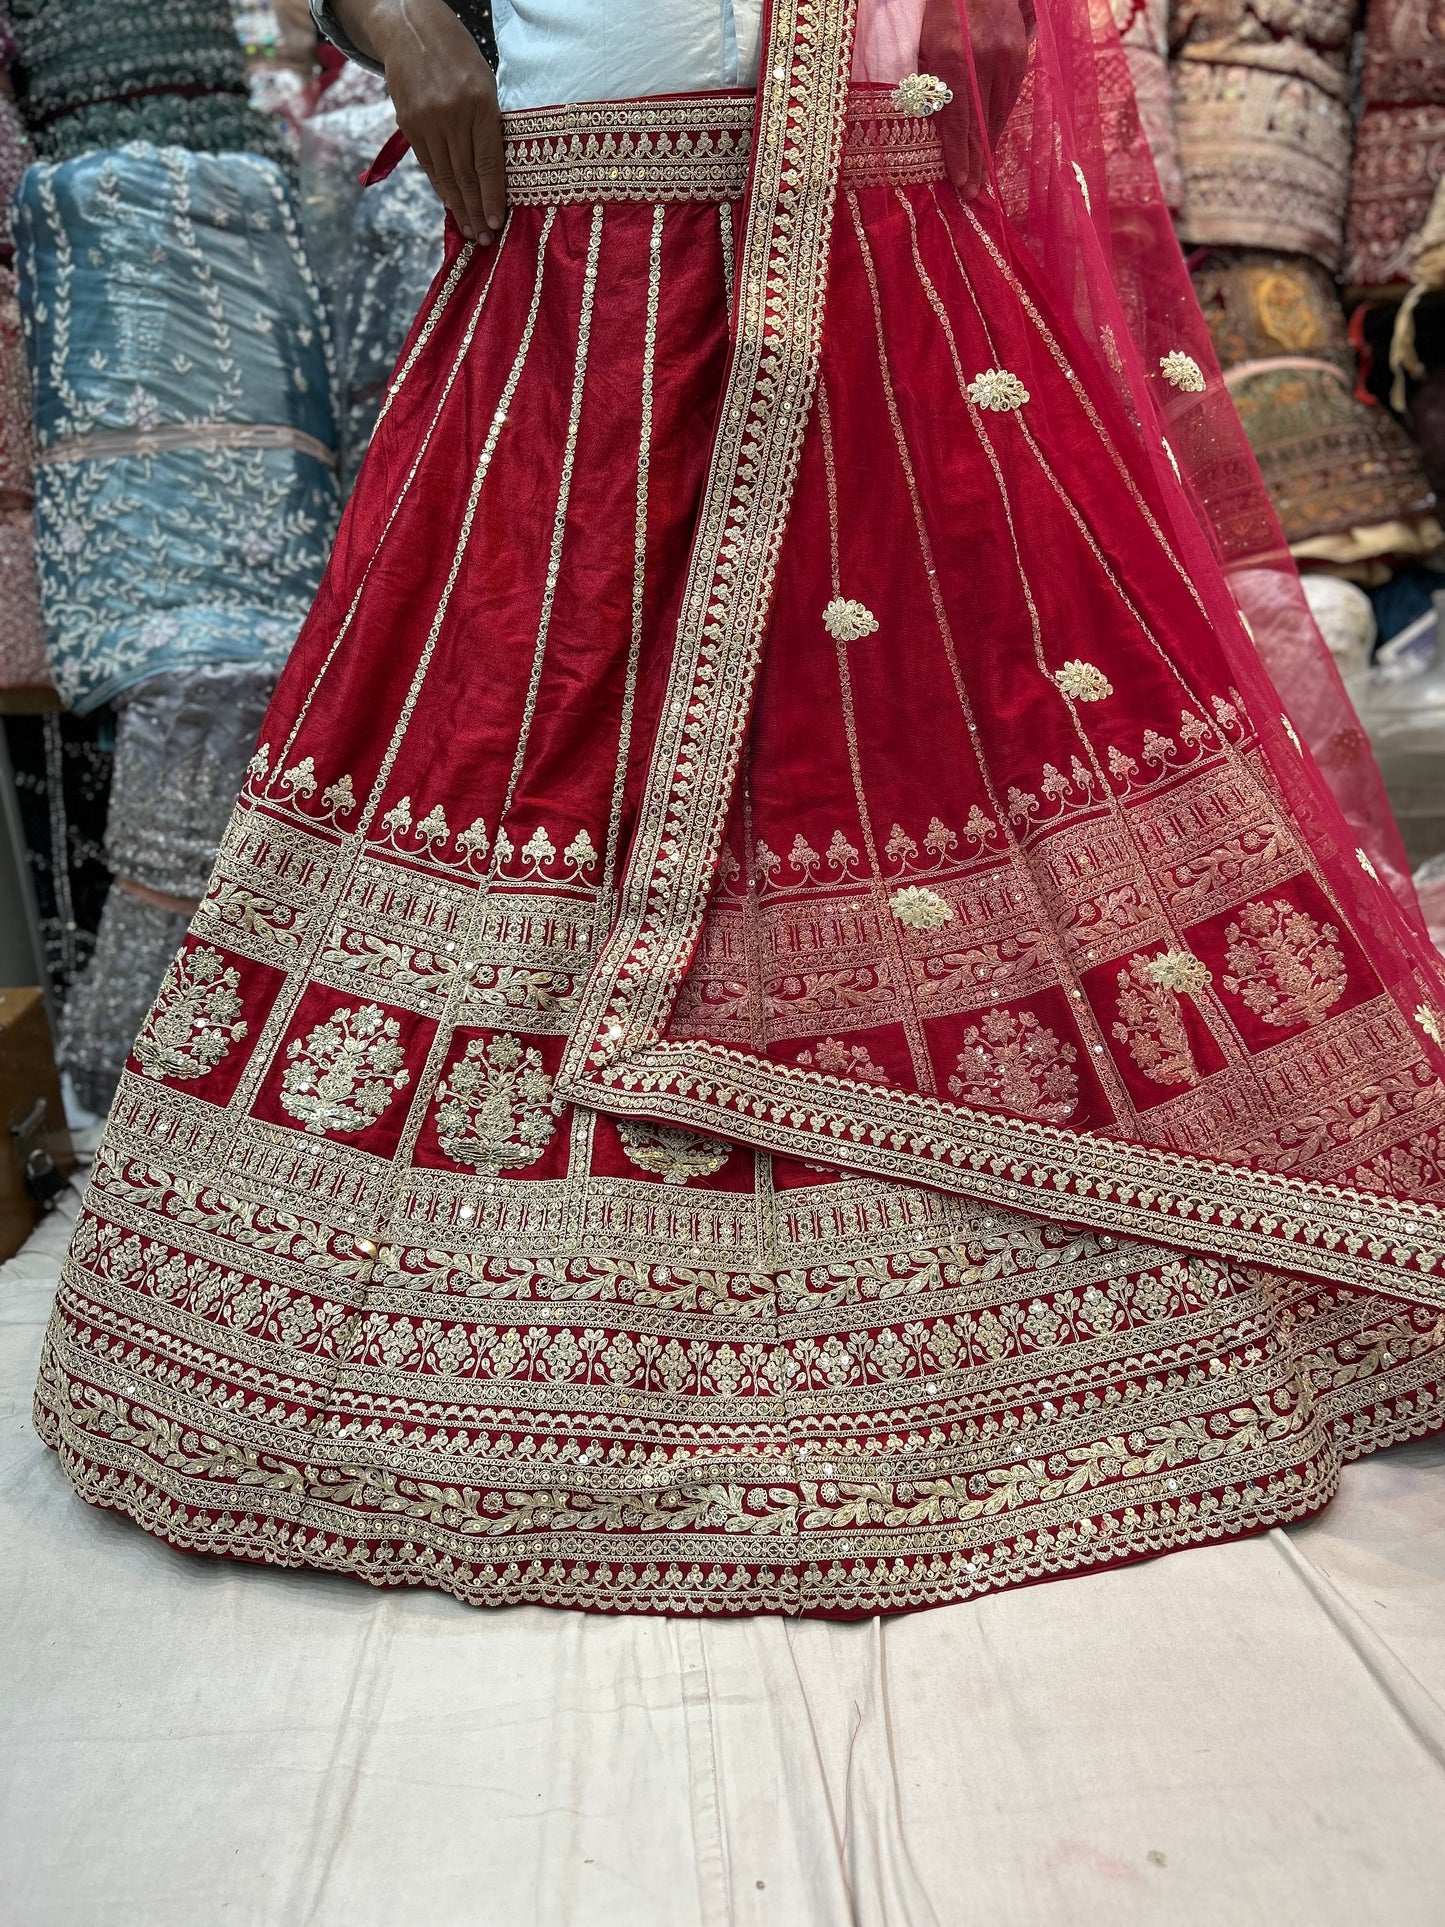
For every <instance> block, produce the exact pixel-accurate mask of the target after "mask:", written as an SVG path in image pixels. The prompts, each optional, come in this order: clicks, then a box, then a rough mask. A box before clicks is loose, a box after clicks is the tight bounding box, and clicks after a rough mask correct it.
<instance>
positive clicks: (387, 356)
mask: <svg viewBox="0 0 1445 1927" xmlns="http://www.w3.org/2000/svg"><path fill="white" fill-rule="evenodd" d="M353 71H354V70H353ZM329 98H330V96H329V95H328V96H327V100H328V101H329ZM395 131H396V116H395V115H394V114H393V112H392V110H391V103H390V102H389V101H387V100H384V99H383V100H379V101H370V102H368V101H359V102H356V103H354V104H350V105H346V106H342V107H337V108H335V109H330V110H328V109H327V108H326V107H323V111H321V112H320V113H317V114H313V115H312V117H311V118H310V120H308V121H307V122H306V124H305V126H304V127H303V129H302V132H301V212H302V218H303V220H304V222H305V227H306V239H307V248H308V253H309V255H310V259H311V262H312V266H313V267H314V269H315V271H316V276H317V279H318V281H319V282H320V284H321V288H322V292H323V295H324V297H325V299H326V301H327V306H328V312H329V314H330V316H331V332H332V337H333V339H334V341H335V343H336V362H337V369H338V376H339V379H338V387H339V390H340V401H339V409H338V424H337V425H338V430H339V434H340V443H341V487H342V493H343V495H348V494H350V492H351V487H352V484H353V483H354V482H355V480H356V472H357V470H358V469H359V468H360V466H361V458H362V456H363V455H364V454H365V453H366V449H367V444H368V443H369V442H370V440H371V432H372V429H373V428H374V427H375V425H376V418H377V414H378V412H379V410H380V408H381V403H382V397H383V396H384V395H385V393H386V388H387V384H388V383H389V382H390V380H391V376H392V372H393V370H394V369H395V367H396V363H397V360H398V357H399V356H400V354H401V351H402V348H403V346H404V345H405V342H406V338H407V336H408V334H409V333H410V332H411V325H412V322H413V321H414V320H415V318H416V312H417V309H418V308H419V307H420V306H421V304H422V299H423V297H424V296H425V294H426V291H427V289H428V288H429V287H430V286H431V283H432V281H433V279H434V278H435V276H436V271H437V269H438V267H439V266H440V265H441V259H442V229H443V223H444V219H445V212H446V211H445V209H444V208H443V206H442V204H441V202H440V201H439V200H438V199H437V196H436V193H435V191H434V189H433V188H432V185H431V182H430V181H429V180H428V179H427V177H426V175H425V174H423V172H422V171H421V168H420V166H419V165H418V163H417V160H416V156H415V155H414V154H407V155H405V156H404V157H403V159H402V161H401V163H400V165H399V166H398V167H397V168H396V170H395V172H394V173H392V174H390V175H389V176H388V177H387V179H386V180H384V181H380V182H378V183H377V184H376V186H374V187H372V188H369V189H367V190H366V192H365V193H363V192H362V189H361V186H360V182H359V180H358V176H359V175H360V174H361V173H362V171H363V170H364V169H365V167H366V166H367V164H368V162H369V161H370V160H371V159H372V157H373V156H374V155H376V154H377V153H379V152H380V150H381V149H382V147H384V146H385V144H386V142H387V140H388V139H389V138H390V136H391V135H392V134H394V133H395Z"/></svg>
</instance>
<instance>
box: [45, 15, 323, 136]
mask: <svg viewBox="0 0 1445 1927" xmlns="http://www.w3.org/2000/svg"><path fill="white" fill-rule="evenodd" d="M10 14H11V17H12V20H13V23H14V29H15V38H16V40H17V41H18V43H19V50H20V57H19V63H18V73H19V77H20V82H21V86H20V109H21V113H22V115H23V117H24V120H25V124H26V127H27V128H28V130H29V133H30V138H31V140H32V141H33V142H34V145H35V151H36V153H37V154H38V155H39V156H40V157H41V158H42V159H45V160H68V159H70V158H72V157H73V156H75V155H79V154H84V153H88V152H90V151H92V150H93V149H96V148H113V147H119V146H121V145H122V144H123V143H124V142H127V141H137V140H139V141H154V142H156V143H157V144H159V145H163V146H165V145H171V144H174V145H176V146H179V147H185V148H189V149H192V150H195V151H197V152H204V153H234V152H245V153H253V154H264V155H269V156H270V157H271V158H272V159H275V160H280V161H284V160H286V159H288V158H289V151H288V146H287V142H286V140H285V138H284V137H283V136H282V135H281V133H280V132H279V131H278V130H277V128H276V127H275V126H274V125H273V124H272V123H271V122H270V121H269V120H268V119H266V118H265V117H263V116H262V115H260V114H258V113H256V112H254V111H253V109H252V107H251V105H250V101H249V83H248V80H247V76H246V61H245V56H244V54H243V53H242V51H241V44H240V42H239V40H238V39H237V38H236V29H235V21H234V19H233V17H232V10H231V4H230V0H126V4H125V5H124V6H116V5H115V4H114V0H10Z"/></svg>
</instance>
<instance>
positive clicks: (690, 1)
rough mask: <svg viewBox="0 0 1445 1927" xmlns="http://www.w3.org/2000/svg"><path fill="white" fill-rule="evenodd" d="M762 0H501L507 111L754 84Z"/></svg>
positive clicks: (497, 2)
mask: <svg viewBox="0 0 1445 1927" xmlns="http://www.w3.org/2000/svg"><path fill="white" fill-rule="evenodd" d="M762 13H763V6H762V0H494V6H493V11H492V24H493V26H494V28H495V30H496V35H497V54H498V58H499V62H500V64H499V66H498V68H497V95H498V98H499V99H500V101H501V104H502V106H503V107H504V108H516V107H549V106H554V105H558V104H560V103H561V102H563V101H573V100H629V99H631V98H633V97H634V96H636V95H640V94H694V93H711V92H713V91H715V90H716V89H718V88H720V87H751V86H753V85H754V84H755V83H756V81H757V75H758V41H759V38H760V31H761V27H762Z"/></svg>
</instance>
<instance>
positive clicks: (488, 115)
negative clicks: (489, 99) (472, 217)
mask: <svg viewBox="0 0 1445 1927" xmlns="http://www.w3.org/2000/svg"><path fill="white" fill-rule="evenodd" d="M472 170H473V173H474V175H475V177H476V181H477V186H478V192H479V194H480V197H481V209H482V218H483V220H484V221H485V223H486V226H485V227H484V228H483V229H482V230H481V238H482V240H484V241H485V240H487V239H489V238H490V235H489V233H488V230H490V231H491V233H496V232H498V231H499V230H500V228H501V227H502V225H503V223H504V222H505V221H506V218H507V151H506V146H505V143H504V142H503V139H502V117H501V115H500V114H499V113H498V112H497V109H496V106H495V104H493V106H492V107H491V110H490V111H489V112H483V113H481V114H479V115H478V116H477V119H476V120H475V121H474V122H473V124H472Z"/></svg>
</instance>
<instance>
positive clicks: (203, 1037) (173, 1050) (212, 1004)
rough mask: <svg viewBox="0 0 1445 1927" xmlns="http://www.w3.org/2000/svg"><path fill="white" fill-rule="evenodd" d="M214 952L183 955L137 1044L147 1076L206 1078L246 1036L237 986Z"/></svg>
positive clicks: (167, 977) (169, 973)
mask: <svg viewBox="0 0 1445 1927" xmlns="http://www.w3.org/2000/svg"><path fill="white" fill-rule="evenodd" d="M240 981H241V975H240V972H239V971H237V970H232V969H228V968H227V967H226V965H225V962H224V960H223V958H222V957H221V954H220V952H219V951H218V950H210V949H206V948H204V947H203V948H201V949H199V950H191V951H182V952H181V954H180V956H178V957H177V958H176V960H175V962H174V963H173V964H172V965H171V967H170V969H169V970H168V971H167V972H166V975H165V981H164V983H163V984H162V985H161V988H160V994H159V995H158V996H157V998H156V1001H155V1004H154V1006H153V1007H152V1009H151V1013H150V1015H149V1016H148V1017H147V1018H146V1020H145V1024H144V1026H143V1028H142V1030H141V1034H140V1036H139V1037H138V1038H137V1039H136V1042H135V1055H136V1060H137V1062H138V1063H139V1064H140V1067H141V1069H142V1070H143V1071H144V1072H145V1074H146V1076H147V1077H176V1078H191V1077H204V1076H205V1075H206V1073H207V1072H208V1071H213V1070H214V1069H215V1068H216V1066H217V1064H219V1063H220V1061H221V1059H222V1058H223V1057H224V1056H225V1055H226V1053H227V1051H229V1050H230V1048H231V1046H232V1044H236V1043H239V1042H240V1041H241V1039H242V1038H243V1037H244V1036H245V1035H246V1021H245V1019H244V1018H243V1017H242V1016H241V999H240V998H239V996H237V994H236V987H237V985H238V984H239V983H240Z"/></svg>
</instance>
